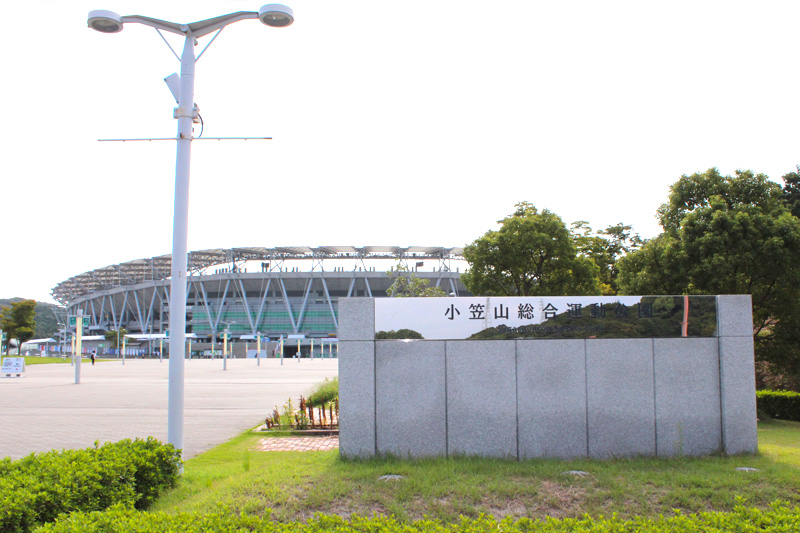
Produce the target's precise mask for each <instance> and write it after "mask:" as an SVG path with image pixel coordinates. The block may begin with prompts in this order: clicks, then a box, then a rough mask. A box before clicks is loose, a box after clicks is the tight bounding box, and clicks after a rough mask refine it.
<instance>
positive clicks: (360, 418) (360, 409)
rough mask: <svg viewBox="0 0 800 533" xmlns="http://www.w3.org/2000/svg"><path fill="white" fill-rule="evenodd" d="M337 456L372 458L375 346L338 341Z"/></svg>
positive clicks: (368, 343) (372, 343) (363, 342)
mask: <svg viewBox="0 0 800 533" xmlns="http://www.w3.org/2000/svg"><path fill="white" fill-rule="evenodd" d="M339 453H340V454H341V455H342V456H343V457H372V456H374V455H375V343H374V341H340V342H339Z"/></svg>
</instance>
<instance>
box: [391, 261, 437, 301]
mask: <svg viewBox="0 0 800 533" xmlns="http://www.w3.org/2000/svg"><path fill="white" fill-rule="evenodd" d="M387 274H388V276H389V277H390V278H392V279H393V280H394V282H393V283H392V285H391V286H390V287H389V288H388V289H386V295H387V296H389V297H390V298H412V297H433V298H436V297H441V296H447V293H446V292H444V290H442V289H441V288H439V287H430V280H427V279H422V278H420V277H418V276H417V275H416V274H415V273H414V272H411V271H410V270H409V268H408V267H407V266H405V265H400V264H398V265H397V266H396V267H395V268H394V269H393V270H391V271H389V272H387Z"/></svg>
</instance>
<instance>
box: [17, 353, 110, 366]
mask: <svg viewBox="0 0 800 533" xmlns="http://www.w3.org/2000/svg"><path fill="white" fill-rule="evenodd" d="M3 357H6V356H5V355H4V356H3ZM8 357H16V355H9V356H8ZM70 361H72V358H70V357H66V358H62V357H36V356H27V357H25V366H29V365H58V364H65V363H66V364H69V363H70ZM105 361H117V359H99V358H98V359H97V360H96V361H95V362H97V363H101V362H105ZM81 363H83V364H90V365H91V364H92V360H91V359H89V358H88V357H81Z"/></svg>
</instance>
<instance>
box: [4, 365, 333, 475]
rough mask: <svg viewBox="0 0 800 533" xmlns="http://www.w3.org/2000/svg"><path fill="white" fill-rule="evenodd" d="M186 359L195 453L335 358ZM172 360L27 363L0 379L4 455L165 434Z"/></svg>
mask: <svg viewBox="0 0 800 533" xmlns="http://www.w3.org/2000/svg"><path fill="white" fill-rule="evenodd" d="M227 367H228V369H227V370H224V371H223V369H222V360H221V359H215V360H195V359H193V360H191V361H186V363H185V374H186V376H185V410H184V458H185V459H188V458H191V457H193V456H195V455H197V454H199V453H201V452H203V451H205V450H208V449H209V448H212V447H214V446H216V445H218V444H220V443H222V442H225V441H226V440H228V439H230V438H232V437H234V436H236V435H238V434H240V433H241V432H242V431H244V430H246V429H248V428H251V427H254V426H256V425H258V424H259V423H261V422H263V421H264V418H265V417H266V416H267V414H269V413H271V412H272V409H273V408H274V407H275V406H276V405H277V406H278V407H279V408H280V407H281V406H282V405H283V404H284V403H285V402H286V400H287V399H288V398H289V397H290V396H291V398H292V402H293V403H294V404H295V405H296V404H297V400H298V398H299V396H300V395H301V394H307V393H308V391H309V389H311V388H312V387H313V385H314V384H315V383H317V382H319V381H322V379H323V378H326V377H334V376H336V375H338V368H339V364H338V360H337V359H314V360H310V359H301V360H300V362H298V361H297V360H296V359H285V360H284V364H283V365H281V364H280V360H279V359H262V360H261V365H260V366H257V364H256V360H255V359H229V360H228V364H227ZM168 368H169V361H168V360H167V359H165V360H164V361H163V363H162V362H159V361H158V360H130V359H129V360H127V361H126V363H125V364H124V365H123V364H122V362H119V361H112V362H98V363H97V364H95V365H94V366H92V365H91V364H89V363H86V362H85V361H84V363H83V364H82V365H81V383H80V384H79V385H76V384H75V369H74V367H73V366H71V365H70V364H49V365H29V366H28V367H27V369H26V373H25V377H22V378H1V379H0V405H1V406H2V413H3V414H2V415H0V458H2V457H6V456H9V457H11V458H12V459H18V458H20V457H23V456H25V455H27V454H29V453H31V452H41V451H47V450H51V449H54V448H55V449H60V448H86V447H89V446H92V445H93V444H94V442H95V441H96V440H99V441H100V442H106V441H111V442H113V441H118V440H120V439H125V438H135V437H148V436H153V437H156V438H157V439H160V440H162V441H166V439H167V374H168Z"/></svg>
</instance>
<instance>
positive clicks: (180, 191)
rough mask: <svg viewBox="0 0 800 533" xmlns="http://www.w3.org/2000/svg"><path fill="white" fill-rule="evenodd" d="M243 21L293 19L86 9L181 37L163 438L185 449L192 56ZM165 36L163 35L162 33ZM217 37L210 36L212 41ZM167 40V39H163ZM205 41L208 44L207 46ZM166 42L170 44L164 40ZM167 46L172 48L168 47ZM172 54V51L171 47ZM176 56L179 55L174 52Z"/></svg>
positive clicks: (96, 16)
mask: <svg viewBox="0 0 800 533" xmlns="http://www.w3.org/2000/svg"><path fill="white" fill-rule="evenodd" d="M246 19H258V20H260V21H261V22H262V23H263V24H266V25H267V26H272V27H274V28H283V27H286V26H289V25H290V24H292V22H294V14H293V12H292V10H291V9H290V8H288V7H286V6H283V5H280V4H268V5H265V6H263V7H261V9H259V10H258V12H255V11H239V12H236V13H230V14H228V15H222V16H220V17H214V18H211V19H207V20H201V21H199V22H193V23H191V24H176V23H174V22H167V21H165V20H159V19H154V18H150V17H142V16H140V15H130V16H119V15H117V14H116V13H114V12H112V11H105V10H96V11H90V12H89V19H88V24H89V27H90V28H92V29H94V30H97V31H99V32H101V33H117V32H120V31H122V28H123V26H124V25H125V24H126V23H134V22H135V23H137V24H144V25H145V26H150V27H151V28H155V29H156V31H157V32H158V33H159V35H161V32H162V31H166V32H169V33H175V34H178V35H182V36H183V37H184V39H185V40H184V45H183V53H182V54H181V57H180V62H181V74H180V82H179V86H177V87H176V86H175V85H173V84H171V83H170V81H169V80H170V79H174V78H168V79H167V80H165V81H167V84H168V85H169V87H170V90H171V91H172V93H173V96H175V99H176V100H177V101H178V107H177V109H176V110H175V113H174V117H175V118H176V119H178V136H177V137H176V140H177V143H178V148H177V156H176V163H175V208H174V215H173V227H172V228H173V229H172V279H171V285H170V301H169V330H170V332H171V333H172V335H171V337H170V340H169V352H170V358H169V390H168V400H167V442H169V443H170V444H172V445H173V446H175V447H176V448H178V449H180V450H182V449H183V398H184V373H183V363H184V357H185V354H184V351H185V349H184V343H185V341H186V281H187V280H186V277H187V272H186V270H187V254H188V249H187V238H188V225H189V167H190V160H191V153H192V121H193V120H194V119H196V118H198V110H197V107H196V106H195V105H194V71H195V63H196V62H197V59H199V57H200V56H202V55H203V52H205V49H203V51H201V52H200V55H198V56H197V57H195V53H194V47H195V46H196V45H197V39H198V38H199V37H203V36H204V35H208V34H210V33H213V32H217V34H219V32H220V31H222V28H224V27H225V26H227V25H228V24H232V23H234V22H238V21H240V20H246ZM161 37H162V38H163V35H161ZM216 37H217V35H214V37H213V38H212V39H211V42H213V41H214V39H216ZM165 42H166V39H165ZM211 42H209V43H208V45H206V48H208V46H209V45H210V44H211ZM167 44H169V43H167ZM170 48H171V47H170ZM173 53H175V51H174V50H173ZM175 55H176V56H177V54H175Z"/></svg>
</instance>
